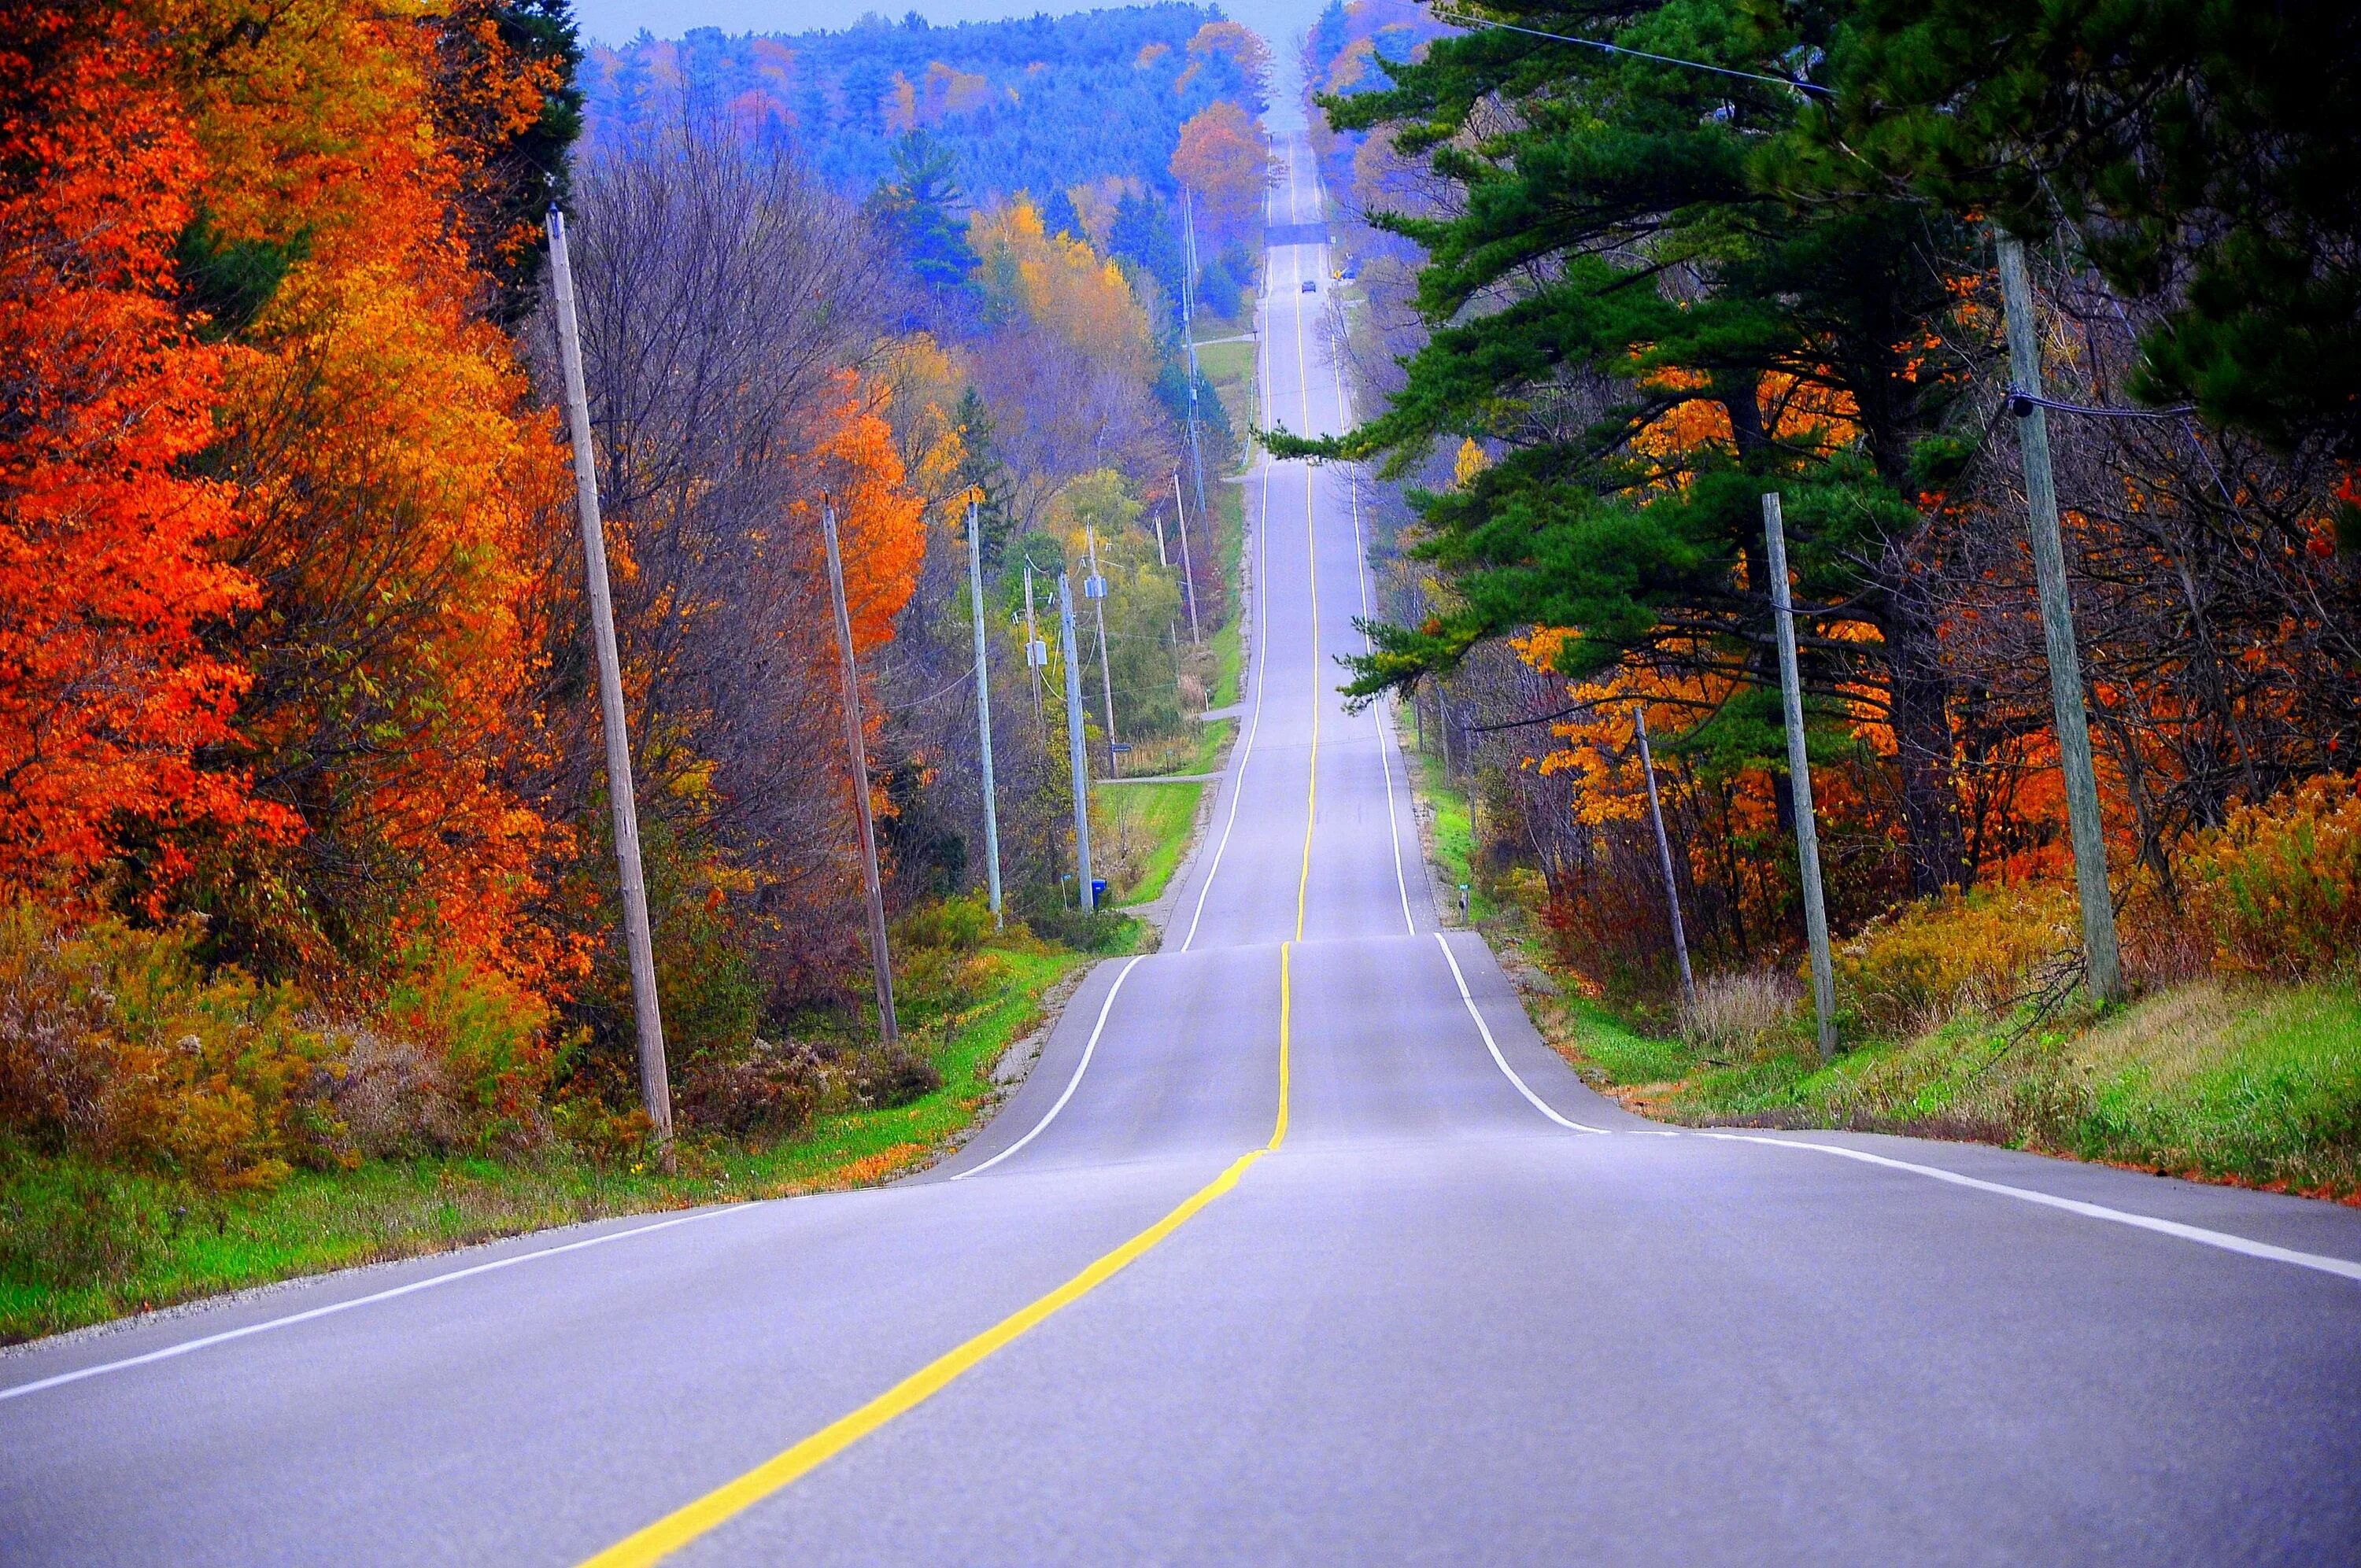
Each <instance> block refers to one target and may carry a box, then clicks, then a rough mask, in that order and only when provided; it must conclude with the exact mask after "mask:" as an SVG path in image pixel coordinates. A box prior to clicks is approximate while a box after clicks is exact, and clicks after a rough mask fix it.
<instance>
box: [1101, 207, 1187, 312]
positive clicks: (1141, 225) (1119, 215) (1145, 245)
mask: <svg viewBox="0 0 2361 1568" xmlns="http://www.w3.org/2000/svg"><path fill="white" fill-rule="evenodd" d="M1107 250H1108V252H1109V254H1111V255H1113V256H1115V258H1118V259H1120V260H1124V261H1128V262H1130V263H1131V264H1132V265H1133V266H1135V267H1137V268H1138V269H1140V270H1141V271H1143V272H1146V273H1147V274H1148V276H1149V277H1151V278H1153V279H1155V280H1157V281H1158V282H1159V283H1161V284H1163V285H1164V291H1165V293H1166V294H1168V295H1169V296H1170V298H1171V299H1172V300H1173V301H1174V302H1176V303H1177V302H1179V300H1180V273H1181V262H1180V220H1179V217H1178V216H1177V214H1174V212H1173V210H1172V208H1171V207H1170V204H1168V203H1165V202H1163V201H1161V200H1159V199H1158V198H1156V197H1154V196H1147V197H1141V196H1135V195H1132V194H1130V193H1129V192H1126V193H1125V194H1124V196H1123V199H1122V200H1121V201H1119V202H1117V203H1115V221H1114V223H1112V224H1111V225H1108V228H1107Z"/></svg>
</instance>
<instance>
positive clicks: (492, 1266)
mask: <svg viewBox="0 0 2361 1568" xmlns="http://www.w3.org/2000/svg"><path fill="white" fill-rule="evenodd" d="M758 1206H759V1205H758V1204H755V1203H731V1204H728V1205H725V1206H723V1207H721V1208H718V1209H707V1210H703V1211H701V1212H697V1213H694V1214H682V1215H679V1216H677V1217H675V1218H674V1219H670V1220H659V1221H657V1222H656V1223H653V1224H652V1225H633V1226H632V1227H631V1229H629V1230H623V1231H609V1232H607V1233H605V1234H602V1235H596V1236H589V1237H587V1238H585V1239H584V1240H581V1241H578V1242H567V1243H566V1244H565V1245H563V1246H552V1247H542V1248H540V1249H538V1250H536V1251H533V1252H521V1253H513V1254H511V1255H509V1256H507V1257H496V1258H494V1259H492V1260H491V1261H490V1262H489V1263H478V1264H477V1265H475V1266H472V1267H468V1268H456V1269H453V1270H452V1271H451V1272H450V1273H448V1274H436V1275H432V1276H430V1277H427V1278H424V1279H413V1280H412V1281H411V1282H410V1283H409V1284H407V1285H397V1286H394V1287H393V1288H391V1289H389V1290H377V1291H372V1292H371V1293H370V1294H368V1295H367V1296H356V1297H354V1298H352V1299H350V1300H347V1301H331V1302H329V1303H328V1304H327V1305H326V1306H324V1307H313V1308H312V1309H311V1310H309V1311H302V1312H291V1313H289V1314H288V1315H287V1316H286V1317H283V1318H270V1319H266V1320H265V1321H262V1322H258V1323H247V1324H246V1325H245V1326H244V1327H242V1328H235V1329H225V1330H224V1331H223V1332H220V1333H217V1334H206V1335H204V1336H203V1337H202V1338H198V1339H192V1340H183V1341H181V1343H178V1344H170V1345H166V1346H165V1347H164V1348H163V1349H161V1350H151V1351H149V1352H148V1353H147V1354H145V1355H131V1356H126V1357H124V1358H123V1359H122V1360H121V1361H103V1362H100V1363H99V1364H98V1365H95V1366H82V1367H77V1368H76V1369H74V1370H73V1371H71V1372H60V1373H58V1374H57V1375H56V1376H50V1377H43V1378H39V1379H38V1380H36V1381H34V1382H31V1383H19V1384H17V1385H16V1387H11V1388H0V1400H6V1399H15V1398H21V1397H22V1396H24V1395H27V1394H36V1393H38V1392H40V1391H41V1390H42V1389H44V1388H55V1387H59V1386H60V1385H61V1384H66V1383H79V1382H81V1381H82V1379H83V1378H85V1377H97V1376H102V1375H103V1374H105V1373H109V1372H123V1371H126V1370H128V1369H129V1368H131V1367H134V1366H145V1365H148V1363H150V1362H156V1361H170V1359H171V1358H172V1357H174V1356H176V1355H186V1354H189V1353H190V1352H191V1351H196V1350H203V1349H205V1348H207V1347H208V1346H210V1345H216V1344H226V1343H229V1342H230V1341H231V1340H237V1339H246V1338H247V1337H248V1336H250V1335H253V1334H264V1333H269V1332H271V1331H272V1330H274V1329H285V1328H292V1327H294V1326H295V1325H296V1324H297V1323H308V1322H310V1321H313V1319H315V1318H326V1317H333V1316H335V1314H336V1313H338V1312H349V1311H351V1310H353V1309H354V1308H356V1307H368V1306H374V1305H375V1304H376V1303H378V1302H379V1301H390V1300H392V1299H394V1298H395V1297H397V1296H408V1295H412V1294H414V1293H415V1292H417V1291H420V1290H432V1289H434V1288H435V1287H436V1286H438V1285H449V1284H451V1283H452V1282H454V1281H455V1280H460V1279H471V1278H473V1277H476V1276H477V1275H478V1274H490V1273H492V1272H493V1271H495V1270H497V1269H502V1268H513V1267H514V1266H517V1265H518V1264H521V1263H533V1262H536V1261H538V1260H539V1259H541V1258H544V1257H555V1256H557V1255H559V1254H561V1253H569V1252H580V1251H581V1250H583V1249H584V1248H585V1247H594V1246H604V1245H607V1244H608V1243H609V1242H618V1241H621V1240H623V1239H624V1238H625V1237H627V1236H643V1235H646V1234H649V1233H650V1232H651V1231H668V1230H670V1229H672V1228H673V1227H674V1226H675V1225H693V1224H695V1223H697V1222H698V1221H699V1220H711V1219H718V1218H719V1217H720V1216H721V1215H724V1214H739V1213H745V1212H750V1211H752V1210H753V1209H754V1208H756V1207H758Z"/></svg>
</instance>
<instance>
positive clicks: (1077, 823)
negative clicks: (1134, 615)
mask: <svg viewBox="0 0 2361 1568" xmlns="http://www.w3.org/2000/svg"><path fill="white" fill-rule="evenodd" d="M1058 652H1060V653H1061V654H1063V655H1064V657H1065V661H1066V761H1067V762H1068V764H1069V765H1070V766H1071V768H1072V769H1073V773H1074V869H1075V872H1077V874H1078V876H1079V877H1080V880H1081V882H1082V908H1083V910H1084V911H1085V912H1089V911H1093V910H1095V909H1097V908H1098V906H1099V895H1098V889H1097V888H1096V887H1094V886H1093V885H1092V883H1091V757H1090V750H1089V747H1088V745H1087V744H1086V742H1085V741H1084V740H1083V736H1082V662H1081V660H1080V659H1079V658H1078V657H1077V656H1076V653H1075V650H1074V590H1073V588H1072V587H1071V585H1070V584H1069V583H1068V582H1067V580H1066V574H1065V573H1063V572H1060V573H1059V574H1058Z"/></svg>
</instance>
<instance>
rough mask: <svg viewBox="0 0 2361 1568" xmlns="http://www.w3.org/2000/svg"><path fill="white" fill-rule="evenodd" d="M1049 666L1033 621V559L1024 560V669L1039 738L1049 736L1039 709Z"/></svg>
mask: <svg viewBox="0 0 2361 1568" xmlns="http://www.w3.org/2000/svg"><path fill="white" fill-rule="evenodd" d="M1048 668H1049V644H1048V643H1047V642H1044V641H1041V632H1040V629H1039V628H1038V627H1037V626H1036V625H1034V623H1033V559H1032V557H1031V556H1029V555H1028V556H1027V557H1026V560H1025V670H1026V673H1027V674H1030V675H1031V676H1032V677H1033V722H1034V723H1035V724H1037V725H1038V726H1039V727H1040V730H1041V739H1042V740H1043V742H1044V743H1047V741H1048V740H1049V716H1048V715H1047V714H1045V713H1044V712H1042V710H1041V672H1042V671H1043V670H1046V669H1048Z"/></svg>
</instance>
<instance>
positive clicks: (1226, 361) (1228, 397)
mask: <svg viewBox="0 0 2361 1568" xmlns="http://www.w3.org/2000/svg"><path fill="white" fill-rule="evenodd" d="M1255 347H1256V345H1254V344H1252V343H1200V344H1198V345H1197V367H1198V368H1199V369H1200V370H1202V371H1203V372H1204V374H1205V379H1207V380H1208V381H1211V382H1212V383H1213V390H1214V392H1215V394H1216V395H1218V396H1219V397H1220V398H1221V400H1222V410H1223V411H1224V413H1226V414H1227V415H1228V416H1229V420H1230V428H1231V429H1232V430H1237V431H1243V430H1248V429H1251V428H1253V426H1254V425H1255V424H1256V423H1257V422H1258V420H1259V418H1260V415H1261V411H1260V410H1259V409H1257V407H1256V406H1255Z"/></svg>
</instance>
